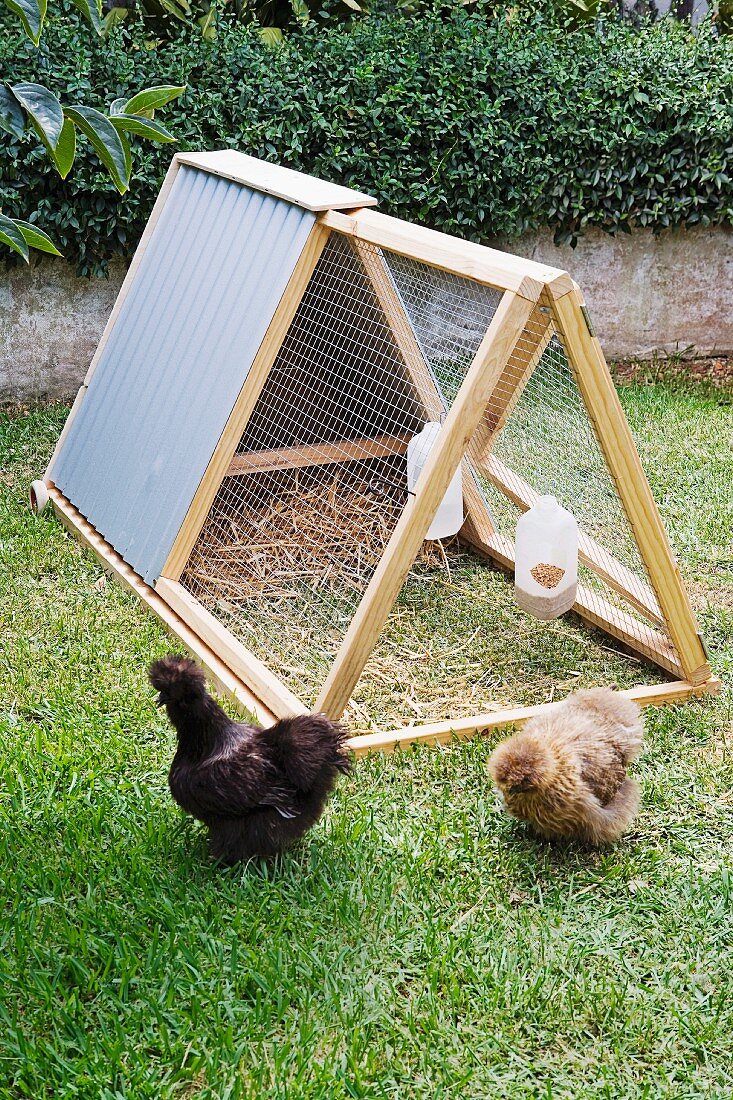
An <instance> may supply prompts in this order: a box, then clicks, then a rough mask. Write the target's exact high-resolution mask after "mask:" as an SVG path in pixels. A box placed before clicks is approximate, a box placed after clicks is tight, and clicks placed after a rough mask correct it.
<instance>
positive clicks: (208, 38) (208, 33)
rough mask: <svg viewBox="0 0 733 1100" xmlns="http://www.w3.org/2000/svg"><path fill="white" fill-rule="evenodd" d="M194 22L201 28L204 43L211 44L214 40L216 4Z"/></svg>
mask: <svg viewBox="0 0 733 1100" xmlns="http://www.w3.org/2000/svg"><path fill="white" fill-rule="evenodd" d="M196 22H197V23H198V25H199V26H200V27H201V37H202V38H203V40H204V42H213V41H214V40H215V39H216V4H212V5H211V7H210V8H209V10H208V11H207V12H206V14H205V15H202V16H201V17H200V19H197V20H196Z"/></svg>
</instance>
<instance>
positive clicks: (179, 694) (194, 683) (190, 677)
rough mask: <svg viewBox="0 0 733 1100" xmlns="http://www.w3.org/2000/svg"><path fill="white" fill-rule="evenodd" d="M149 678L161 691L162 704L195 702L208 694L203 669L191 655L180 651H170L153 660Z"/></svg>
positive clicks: (157, 689)
mask: <svg viewBox="0 0 733 1100" xmlns="http://www.w3.org/2000/svg"><path fill="white" fill-rule="evenodd" d="M148 678H149V680H150V683H151V684H152V685H153V687H154V688H155V689H156V691H158V692H159V693H160V702H161V704H163V703H179V704H181V703H183V704H186V703H188V702H191V703H193V702H196V701H198V700H200V699H202V698H205V696H206V695H207V691H206V678H205V676H204V673H203V671H202V670H201V669H200V668H199V666H198V665H197V664H196V662H195V661H193V660H191V658H190V657H184V656H182V655H181V654H178V653H169V654H167V656H165V657H161V658H160V660H158V661H153V663H152V664H151V666H150V668H149V669H148Z"/></svg>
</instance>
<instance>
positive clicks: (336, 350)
mask: <svg viewBox="0 0 733 1100" xmlns="http://www.w3.org/2000/svg"><path fill="white" fill-rule="evenodd" d="M500 300H501V295H500V294H499V293H498V292H497V291H494V290H492V289H491V288H488V287H485V286H483V285H481V284H478V283H474V282H472V281H471V280H469V279H466V278H462V277H459V276H455V275H451V274H448V273H446V272H443V271H439V270H437V269H433V268H430V267H428V266H427V265H424V264H421V263H419V262H417V261H413V260H409V259H406V258H404V257H401V256H398V255H396V254H392V253H389V252H387V251H383V250H380V249H378V248H375V247H373V246H370V245H366V244H364V243H362V242H359V241H354V240H352V239H350V238H347V237H342V236H339V235H336V234H334V235H332V237H331V239H330V240H329V242H328V244H327V246H326V248H325V250H324V252H323V255H322V257H321V259H320V261H319V263H318V265H317V267H316V270H315V272H314V275H313V277H312V279H311V282H310V284H309V287H308V290H307V292H306V294H305V296H304V298H303V300H302V302H301V304H300V306H299V308H298V310H297V313H296V316H295V318H294V320H293V322H292V324H291V326H290V329H289V331H288V333H287V336H286V338H285V340H284V342H283V345H282V348H281V349H280V351H279V353H278V355H277V358H276V360H275V363H274V366H273V368H272V370H271V372H270V375H269V377H268V379H267V381H266V383H265V385H264V388H263V390H262V393H261V395H260V397H259V399H258V401H257V403H256V405H255V408H254V410H253V413H252V416H251V418H250V421H249V423H248V425H247V427H246V430H245V432H244V434H243V436H242V439H241V440H240V443H239V446H238V448H237V451H236V454H235V456H234V458H233V460H232V463H231V465H230V468H229V471H228V474H227V476H226V477H225V479H224V481H223V483H222V486H221V488H220V490H219V492H218V494H217V497H216V499H215V501H214V504H213V505H212V508H211V511H210V513H209V516H208V518H207V521H206V523H205V525H204V528H203V530H202V532H201V535H200V537H199V539H198V541H197V544H196V546H195V548H194V550H193V552H192V555H191V558H190V560H189V562H188V565H187V568H186V570H185V571H184V573H183V576H182V577H181V583H182V584H183V585H184V586H185V587H186V588H188V590H189V591H190V592H191V594H192V595H193V596H195V597H196V598H197V599H198V600H200V601H201V603H202V604H203V605H204V606H205V607H206V608H207V609H208V610H209V611H211V612H212V613H213V614H214V615H216V616H217V618H219V619H220V620H221V621H222V622H223V623H224V624H225V625H226V626H227V627H228V628H229V629H230V630H231V631H232V633H233V634H234V635H235V636H236V637H238V638H239V639H240V640H241V641H242V642H243V643H244V644H245V645H246V646H247V647H248V648H249V649H251V650H252V651H253V652H254V653H256V654H257V655H258V656H259V657H260V658H261V659H263V660H264V661H265V662H266V663H267V664H268V665H269V666H270V667H271V668H272V669H273V671H275V672H276V674H278V675H279V676H280V677H281V678H282V680H283V681H284V682H285V683H286V684H287V685H288V687H289V688H290V689H291V690H292V691H294V692H295V693H296V694H297V695H299V696H300V698H301V699H302V700H303V702H304V703H306V704H307V705H313V703H314V702H315V699H316V698H317V696H318V693H319V689H320V687H321V686H322V684H323V682H324V680H325V678H326V676H327V674H328V671H329V669H330V667H331V665H332V662H333V659H334V657H335V655H336V653H337V652H338V649H339V647H340V645H341V642H342V640H343V637H344V634H345V633H346V630H347V628H348V626H349V623H350V621H351V619H352V617H353V615H354V613H355V611H356V609H357V607H358V605H359V602H360V600H361V598H362V596H363V594H364V592H365V590H366V587H367V585H368V583H369V580H370V578H371V577H372V575H373V572H374V569H375V568H376V565H377V564H378V562H379V560H380V558H381V556H382V554H383V552H384V550H385V548H386V545H387V543H388V541H389V538H390V536H391V535H392V532H393V531H394V528H395V525H396V523H397V521H398V519H399V517H400V514H401V512H402V509H403V508H404V505H405V503H406V500H407V478H406V451H407V446H408V443H409V440H410V439H411V438H412V437H413V436H414V435H416V434H417V433H418V432H419V431H420V430H421V429H422V427H423V425H424V424H425V422H426V421H428V420H437V419H439V418H440V417H441V416H442V415H443V413H445V412H446V411H447V410H448V409H449V408H450V405H451V404H452V402H453V400H454V398H455V396H456V394H457V392H458V390H459V388H460V385H461V383H462V382H463V380H464V378H465V375H466V372H467V370H468V368H469V366H470V364H471V362H472V360H473V358H474V356H475V354H476V352H477V351H478V348H479V345H480V344H481V341H482V340H483V338H484V336H485V334H486V330H487V328H488V326H489V324H490V322H491V319H492V317H493V316H494V313H495V312H496V309H497V307H498V304H499V302H500ZM464 474H465V476H464V494H465V506H466V511H467V515H468V519H469V520H470V523H469V524H467V525H466V528H465V529H464V532H463V534H464V535H465V536H466V537H468V538H469V542H470V541H473V543H474V545H476V544H478V545H484V546H487V545H488V547H489V548H492V547H493V549H496V547H499V548H501V547H508V553H509V554H511V552H512V551H511V547H512V541H513V537H514V530H515V526H516V520H517V518H518V516H519V515H520V514H521V512H522V511H523V510H526V508H528V507H529V506H531V504H532V503H533V501H534V499H536V496H537V495H538V494H541V493H546V492H551V493H554V494H555V495H556V496H557V497H558V499H559V500H560V502H561V503H562V504H563V505H565V506H566V507H567V508H569V509H570V510H571V511H572V512H573V514H574V515H575V516H576V518H577V520H578V523H579V527H580V531H581V558H582V562H583V565H582V568H581V575H580V582H581V583H580V592H581V593H582V597H583V600H584V601H585V605H586V606H587V607H589V608H590V609H591V611H592V612H593V613H594V614H595V615H596V616H597V618H598V619H604V618H606V619H607V618H608V617H609V615H616V616H617V617H619V621H622V622H623V623H624V624H625V625H626V626H627V627H628V628H629V629H630V630H631V631H632V632H636V635H635V636H638V637H639V638H641V639H643V640H644V641H645V644H647V645H648V648H649V650H650V651H653V650H655V648H656V649H657V650H658V651H660V652H661V649H662V648H664V650H665V652H666V653H668V655H669V656H670V659H674V652H673V650H672V647H671V644H670V643H669V639H668V638H667V637H666V634H665V633H664V631H663V628H662V627H661V626H660V624H659V621H658V620H659V612H658V608H657V607H656V601H655V597H654V593H653V592H652V590H651V588H650V586H649V584H648V578H647V577H646V573H645V569H644V566H643V564H642V562H641V559H640V555H639V552H638V550H637V547H636V543H635V541H634V538H633V535H632V533H631V530H630V527H629V524H628V521H627V519H626V516H625V514H624V511H623V508H622V505H621V502H620V499H619V496H618V493H617V490H616V486H615V485H614V483H613V481H612V480H611V478H610V475H609V474H608V471H607V468H606V464H605V461H604V458H603V454H602V452H601V449H600V447H599V445H598V442H597V440H596V436H595V433H594V429H593V426H592V424H591V423H590V420H589V418H588V415H587V412H586V409H585V407H584V405H583V402H582V398H581V396H580V393H579V391H578V387H577V383H576V379H575V377H574V374H573V370H572V368H571V366H570V365H569V363H568V361H567V358H566V356H565V354H564V350H563V347H562V343H561V341H560V339H559V337H558V335H557V333H556V331H555V328H554V325H553V321H552V315H551V311H550V309H549V308H546V307H545V306H543V305H538V306H537V307H536V308H535V310H534V311H533V313H532V315H531V317H530V320H529V322H528V324H527V326H526V328H525V330H524V332H523V334H522V336H521V338H520V340H519V342H518V344H517V346H516V348H515V349H514V352H513V354H512V356H511V357H510V359H509V361H508V362H507V363H506V365H505V366H504V368H503V371H502V373H501V376H500V378H499V380H498V383H497V386H496V389H495V392H494V394H493V397H492V400H491V402H490V404H489V407H488V408H487V410H486V413H485V415H484V417H483V420H482V423H481V424H480V426H479V429H478V430H477V432H476V433H475V435H474V437H473V438H472V440H471V442H470V445H469V450H468V455H467V459H466V460H465V462H464ZM467 479H468V480H467ZM630 677H631V678H633V680H632V682H633V681H638V679H639V678H640V670H639V665H638V663H637V662H629V661H628V660H627V659H626V658H624V657H623V656H621V655H620V654H619V653H618V652H613V650H612V648H611V649H609V647H608V646H604V645H603V644H602V642H601V641H600V640H599V642H598V644H595V643H589V641H588V635H587V632H586V631H585V629H584V628H582V627H581V626H580V625H579V624H578V623H577V621H575V620H573V619H568V618H567V617H565V618H564V619H562V620H557V621H555V622H551V623H541V622H539V621H537V620H534V619H531V618H530V617H529V616H528V615H526V614H525V613H524V612H522V611H520V610H519V608H518V607H517V606H516V604H515V603H514V600H513V592H512V586H511V585H510V584H507V581H506V578H505V577H504V576H503V575H501V574H499V573H497V572H496V571H495V570H493V569H491V567H490V566H488V565H487V563H486V560H485V559H479V558H477V557H476V556H475V555H474V554H472V553H471V552H470V551H469V550H467V549H466V546H465V545H464V544H459V543H458V542H457V541H453V542H452V543H450V544H448V545H446V546H443V545H442V544H440V543H425V544H424V547H423V550H422V551H421V553H420V555H419V558H418V561H417V562H416V563H415V565H414V567H413V569H412V571H411V572H410V574H409V576H408V578H407V581H406V583H405V585H404V587H403V590H402V593H401V595H400V597H399V599H398V601H397V604H396V606H395V608H394V609H393V611H392V614H391V615H390V618H389V620H388V623H387V625H386V627H385V630H384V631H383V632H382V635H381V638H380V641H379V644H378V645H377V647H376V649H375V652H374V653H373V655H372V657H371V659H370V661H369V663H368V665H367V668H366V670H365V673H364V675H363V676H362V678H361V680H360V682H359V684H358V686H357V689H356V691H355V693H354V696H353V699H352V704H351V717H352V718H353V720H354V721H355V722H356V723H357V724H359V725H362V726H365V725H383V724H384V723H385V722H399V721H403V720H404V717H405V707H406V706H407V707H408V709H411V710H412V711H413V712H414V715H415V718H416V719H418V720H437V719H443V718H452V717H457V716H459V715H462V714H468V713H476V712H477V711H482V710H488V709H491V708H492V707H493V706H496V705H511V704H512V703H517V702H519V703H522V702H534V701H538V697H539V698H548V697H552V696H553V694H554V693H555V692H558V693H560V694H562V693H564V692H565V691H568V690H572V687H573V686H578V685H579V684H582V683H585V682H587V683H594V682H596V683H597V682H616V683H619V684H623V683H626V682H629V678H630ZM652 678H655V679H656V678H658V673H652Z"/></svg>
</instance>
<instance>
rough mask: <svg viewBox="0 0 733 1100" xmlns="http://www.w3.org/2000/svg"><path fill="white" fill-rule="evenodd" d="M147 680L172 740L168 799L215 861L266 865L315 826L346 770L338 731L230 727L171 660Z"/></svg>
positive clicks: (300, 725) (325, 726)
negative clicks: (256, 860) (204, 830)
mask: <svg viewBox="0 0 733 1100" xmlns="http://www.w3.org/2000/svg"><path fill="white" fill-rule="evenodd" d="M149 676H150V682H151V683H152V685H153V687H154V688H156V689H157V691H158V692H159V695H158V705H159V706H164V707H165V708H166V711H167V713H168V717H169V719H170V721H171V722H172V724H173V725H174V726H175V729H176V733H177V734H178V749H177V751H176V754H175V756H174V758H173V763H172V764H171V769H170V773H169V776H168V782H169V785H170V789H171V794H172V795H173V798H174V799H175V801H176V802H177V803H178V805H179V806H180V807H181V809H183V810H186V812H187V813H189V814H192V816H193V817H196V818H198V820H199V821H203V822H204V824H205V825H207V826H208V830H209V843H210V847H211V854H212V855H213V856H214V858H215V859H217V860H219V861H220V862H222V863H227V864H232V863H237V862H238V861H239V860H245V859H251V858H252V857H253V856H264V857H266V856H274V855H276V854H277V853H278V852H281V851H283V850H284V849H285V848H288V847H289V846H290V845H291V844H294V843H295V842H296V841H297V840H299V839H300V837H302V836H303V834H304V833H305V832H306V831H307V830H308V829H310V827H311V826H312V825H314V824H315V822H316V821H317V820H318V818H319V817H320V816H321V814H322V812H323V808H324V806H325V804H326V799H327V798H328V795H329V794H330V792H331V790H332V788H333V786H334V784H335V782H336V779H337V778H338V775H339V773H342V772H348V771H349V770H350V768H351V759H350V755H349V752H348V749H347V748H346V744H345V741H346V737H347V733H346V730H345V729H344V728H343V727H342V726H339V725H338V724H336V723H334V722H330V721H329V720H328V718H326V717H325V716H324V715H322V714H302V715H298V716H297V717H295V718H284V719H282V720H281V721H280V722H276V723H275V725H274V726H272V727H271V728H270V729H260V727H259V726H250V725H247V723H245V722H234V721H233V720H232V719H231V718H230V717H229V715H228V714H227V713H226V712H225V711H223V710H222V708H221V707H220V706H219V704H218V703H217V702H216V701H215V700H214V699H213V698H212V697H211V695H209V693H208V691H207V690H206V681H205V679H204V674H203V672H202V671H201V669H200V668H199V667H198V665H197V664H196V662H195V661H192V660H190V659H189V658H188V657H178V656H176V655H175V654H173V653H172V654H169V656H167V657H163V658H162V660H160V661H155V662H154V663H153V664H152V665H151V666H150V671H149Z"/></svg>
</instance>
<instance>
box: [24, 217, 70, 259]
mask: <svg viewBox="0 0 733 1100" xmlns="http://www.w3.org/2000/svg"><path fill="white" fill-rule="evenodd" d="M15 224H16V225H17V227H18V229H19V230H20V232H21V233H22V234H23V237H24V239H25V243H26V244H27V245H28V247H29V248H35V249H37V250H38V252H48V253H50V255H51V256H60V255H61V253H60V252H59V250H58V248H57V247H56V245H55V244H54V243H53V241H52V240H51V238H50V237H49V236H48V234H47V233H44V232H43V230H42V229H39V228H38V226H37V225H32V224H31V223H30V222H21V221H17V220H16V222H15Z"/></svg>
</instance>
